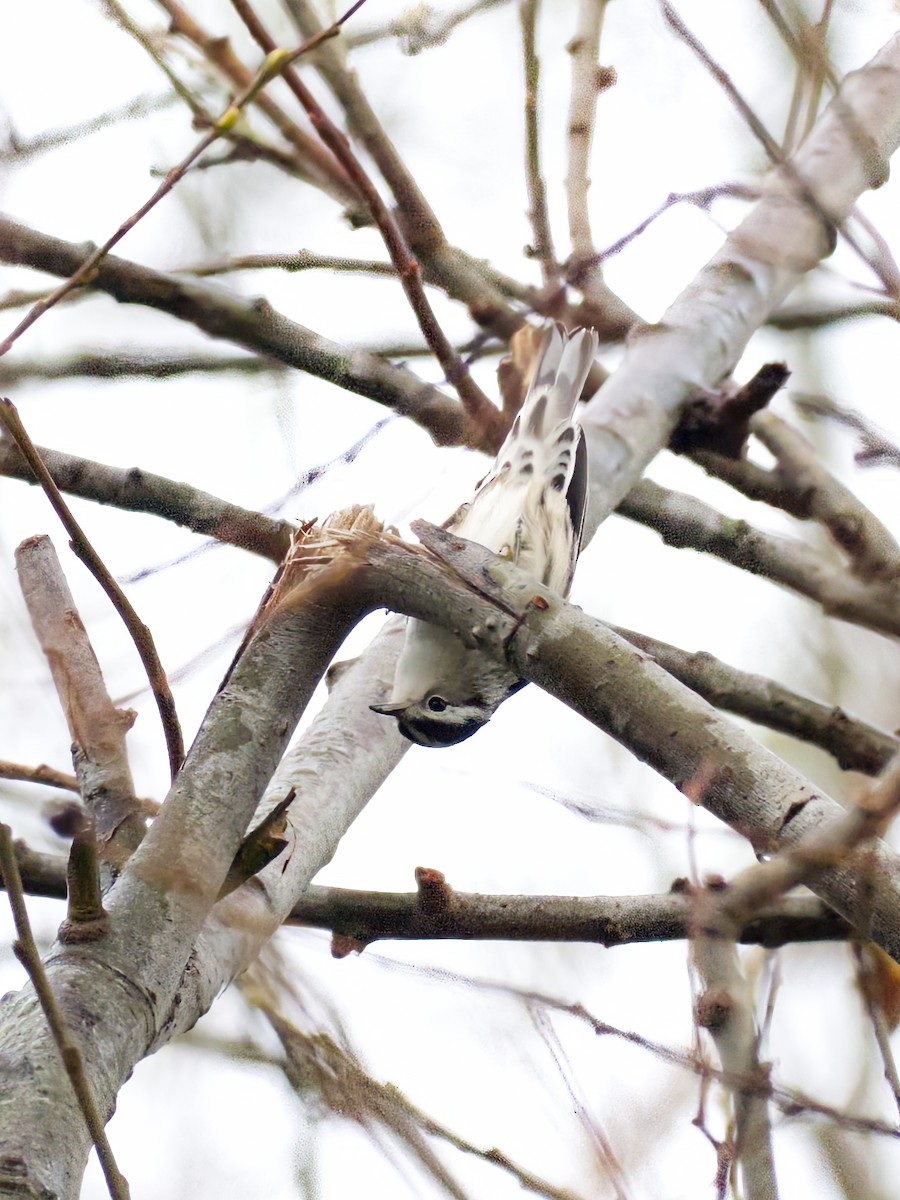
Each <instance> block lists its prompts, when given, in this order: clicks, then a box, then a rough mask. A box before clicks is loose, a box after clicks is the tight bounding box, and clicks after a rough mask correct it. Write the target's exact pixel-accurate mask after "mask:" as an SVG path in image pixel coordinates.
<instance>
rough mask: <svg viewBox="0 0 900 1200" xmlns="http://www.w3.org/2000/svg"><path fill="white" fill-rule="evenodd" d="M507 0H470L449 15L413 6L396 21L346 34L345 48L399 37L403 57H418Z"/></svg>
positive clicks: (369, 44)
mask: <svg viewBox="0 0 900 1200" xmlns="http://www.w3.org/2000/svg"><path fill="white" fill-rule="evenodd" d="M508 2H509V0H470V2H469V3H468V4H461V5H460V6H459V8H456V9H453V10H452V11H450V12H446V11H438V10H436V9H435V8H434V7H433V6H432V5H430V4H416V5H413V7H412V8H408V9H407V10H406V11H405V12H404V13H402V14H401V15H400V16H399V17H398V18H397V19H396V20H394V21H389V22H388V23H387V24H386V25H378V26H376V27H374V28H373V29H362V30H359V31H357V32H354V33H350V34H348V35H347V38H346V42H347V46H348V47H349V48H351V49H353V48H355V47H357V46H371V45H372V44H373V43H374V42H380V41H383V40H384V39H385V38H391V37H394V38H399V39H400V40H401V41H402V42H403V43H404V45H403V52H404V53H405V54H410V55H413V54H421V53H422V51H423V50H430V49H432V48H433V47H434V46H443V44H444V43H445V42H446V41H447V40H448V38H449V37H450V35H451V34H452V33H453V32H454V30H455V29H456V28H457V27H458V26H459V25H462V24H463V23H464V22H465V21H468V20H469V19H470V18H471V17H475V16H477V15H478V14H479V13H482V12H485V11H486V10H487V9H489V8H498V7H499V6H500V5H501V4H506V3H508Z"/></svg>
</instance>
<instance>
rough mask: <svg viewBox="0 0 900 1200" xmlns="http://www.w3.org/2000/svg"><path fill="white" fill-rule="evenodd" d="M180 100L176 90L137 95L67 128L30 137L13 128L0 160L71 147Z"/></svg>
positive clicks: (17, 161) (1, 148)
mask: <svg viewBox="0 0 900 1200" xmlns="http://www.w3.org/2000/svg"><path fill="white" fill-rule="evenodd" d="M177 99H178V97H177V96H176V94H175V92H174V91H172V92H163V93H162V94H161V95H160V94H157V95H146V96H135V98H134V99H133V100H128V101H126V103H125V104H121V105H119V106H118V107H116V108H112V109H109V111H107V112H105V113H100V115H99V116H96V117H91V118H90V119H89V120H87V121H79V122H78V124H76V125H68V126H66V127H65V128H64V129H48V130H45V131H44V132H43V133H38V134H35V135H34V136H33V137H30V138H20V137H17V136H16V134H15V133H14V132H13V131H12V130H10V132H9V133H8V134H7V143H8V144H7V145H6V146H0V162H13V163H15V164H16V165H17V166H21V165H22V163H23V162H24V161H25V159H26V158H33V157H34V156H35V155H38V154H44V153H46V151H48V150H55V149H56V148H57V147H58V146H68V145H71V143H72V142H75V141H77V140H78V139H79V138H83V137H89V136H90V135H91V134H93V133H99V131H100V130H101V129H108V128H109V127H110V126H111V125H119V124H121V123H122V122H123V121H134V120H138V119H140V118H142V117H146V116H148V115H149V114H150V113H155V112H159V110H160V109H163V108H168V107H169V105H170V104H174V103H175V101H176V100H177Z"/></svg>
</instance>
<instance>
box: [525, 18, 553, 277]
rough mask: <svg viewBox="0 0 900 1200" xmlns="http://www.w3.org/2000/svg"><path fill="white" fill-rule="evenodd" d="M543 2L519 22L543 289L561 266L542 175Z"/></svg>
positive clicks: (528, 171) (532, 211)
mask: <svg viewBox="0 0 900 1200" xmlns="http://www.w3.org/2000/svg"><path fill="white" fill-rule="evenodd" d="M539 11H540V0H522V2H521V3H520V5H519V22H520V25H521V27H522V55H523V59H524V70H525V182H526V184H527V187H528V203H529V210H528V215H529V217H530V219H531V228H532V230H533V232H534V244H533V245H532V247H531V251H530V252H531V254H532V255H533V257H534V258H536V259H537V260H538V262H539V263H540V264H541V273H542V274H543V277H544V287H545V288H552V287H554V286H558V281H559V264H558V263H557V261H556V253H555V251H554V249H553V235H552V233H551V232H550V214H549V213H548V212H547V189H546V187H545V186H544V177H543V174H542V173H541V136H540V120H539V111H540V110H539V98H540V79H541V64H540V59H539V58H538V56H537V48H536V46H535V25H536V23H537V16H538V12H539Z"/></svg>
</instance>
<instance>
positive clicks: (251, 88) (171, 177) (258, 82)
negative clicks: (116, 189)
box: [0, 0, 365, 358]
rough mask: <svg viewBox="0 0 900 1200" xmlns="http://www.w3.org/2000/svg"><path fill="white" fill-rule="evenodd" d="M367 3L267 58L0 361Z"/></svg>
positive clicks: (14, 336) (37, 311)
mask: <svg viewBox="0 0 900 1200" xmlns="http://www.w3.org/2000/svg"><path fill="white" fill-rule="evenodd" d="M364 2H365V0H356V3H355V4H354V5H353V6H352V8H350V9H349V10H348V11H347V12H346V13H345V14H344V16H343V17H341V18H340V19H339V20H338V21H336V22H335V23H334V24H333V25H331V26H329V28H328V29H326V30H323V31H322V32H321V33H318V34H316V35H315V36H314V37H312V38H309V39H307V41H305V42H304V43H303V45H302V46H299V47H298V48H297V49H296V50H294V51H292V52H290V53H288V51H286V50H280V51H277V52H276V53H274V55H272V56H271V57H269V58H267V59H266V61H265V62H264V63H263V65H262V67H260V69H259V71H258V72H257V74H256V76H255V77H254V79H253V80H252V82H251V83H249V84H248V85H247V87H246V88H244V90H243V92H242V93H241V94H240V95H239V96H237V97H236V98H235V100H234V101H233V102H232V104H231V105H229V107H228V108H227V109H226V110H225V112H224V113H223V114H222V115H221V117H219V119H218V121H217V122H216V124H215V125H214V126H213V128H212V129H211V130H210V131H209V133H207V134H205V135H204V136H203V137H202V138H201V139H200V141H199V142H198V143H197V145H196V146H195V147H194V148H193V150H191V151H190V153H189V154H187V155H186V156H185V157H184V158H183V159H182V160H181V162H180V163H179V164H178V165H177V166H175V167H173V168H172V169H171V170H170V171H168V172H167V173H166V176H165V178H164V179H163V181H162V183H161V184H160V185H159V187H158V188H157V189H156V191H155V192H154V193H153V195H152V196H151V197H150V198H149V199H148V200H146V201H145V202H144V203H143V204H142V205H141V207H140V208H139V209H137V211H136V212H134V213H132V214H131V216H130V217H128V218H126V220H124V221H123V222H122V224H121V225H120V226H119V227H118V229H117V230H116V231H115V233H113V234H111V235H110V237H108V238H107V239H106V241H105V242H104V243H103V245H102V246H98V247H97V249H96V250H94V251H93V252H92V253H91V254H89V255H88V257H87V258H86V259H85V260H84V261H83V262H82V264H81V266H80V267H79V268H78V270H77V271H75V272H74V274H72V275H70V276H69V278H68V279H67V280H66V281H65V282H64V283H61V284H60V285H59V287H57V288H55V289H54V290H53V291H52V292H51V293H50V294H49V296H47V297H46V298H45V299H43V300H39V301H38V302H37V304H35V305H34V306H33V307H32V308H31V309H30V310H29V312H28V313H26V315H25V316H24V317H23V318H22V320H21V321H20V322H19V324H18V325H17V326H16V327H15V329H14V330H13V331H12V333H10V334H9V335H8V336H7V337H6V338H4V340H3V341H2V342H0V358H2V357H3V355H4V354H6V352H7V351H8V350H9V349H10V348H11V347H12V346H13V345H14V344H15V342H16V341H17V340H18V338H20V337H21V335H22V334H23V333H25V331H26V330H27V329H30V327H31V326H32V325H33V324H34V323H35V321H37V320H38V318H39V317H41V316H43V314H44V313H45V312H47V311H48V310H49V309H51V308H52V307H53V306H54V304H56V303H57V302H58V301H60V300H62V298H63V297H64V296H66V295H67V294H68V293H69V292H70V291H71V290H72V289H73V288H75V287H77V286H78V285H79V284H81V283H87V282H90V277H91V275H92V273H93V271H94V268H95V267H96V266H97V265H98V264H99V263H100V261H101V259H103V258H104V256H105V255H106V254H108V253H109V251H110V250H111V249H112V248H113V246H115V245H116V244H117V243H118V242H120V241H121V240H122V238H123V237H125V235H126V234H127V233H128V232H129V231H130V230H131V229H133V228H134V227H135V225H137V223H138V222H139V221H141V220H143V218H144V217H145V216H146V215H147V213H149V212H150V211H151V210H152V209H153V208H155V207H156V205H157V204H158V203H159V202H160V200H162V199H163V197H165V196H167V195H168V194H169V192H170V191H171V190H172V188H174V186H175V184H176V183H178V181H179V180H180V179H181V178H182V176H184V175H185V174H186V172H187V171H188V169H189V167H190V166H191V165H192V163H194V162H196V161H197V159H198V158H200V156H201V155H202V154H203V153H204V151H206V150H208V149H209V147H210V146H211V145H212V144H213V142H215V141H216V140H217V139H218V138H219V136H220V135H221V134H222V133H224V132H226V131H228V130H231V129H233V128H234V127H235V125H236V124H237V123H238V120H239V118H240V114H241V110H242V109H243V108H245V107H246V106H247V104H249V103H250V101H251V100H252V99H253V98H254V97H255V96H256V95H257V94H258V93H259V92H260V91H261V90H262V88H264V87H265V86H266V84H268V83H269V82H270V81H271V80H272V79H274V78H275V77H276V76H278V75H279V74H281V73H282V72H283V71H285V70H286V69H287V68H288V67H289V64H290V63H292V62H294V61H295V60H296V59H297V58H299V57H300V55H301V54H306V53H307V51H309V50H312V49H314V48H315V47H316V46H318V45H319V44H320V43H321V42H322V41H324V40H325V39H326V38H329V37H334V36H335V35H336V34H337V33H339V32H340V26H341V24H342V23H343V22H344V21H346V20H347V18H348V17H349V16H350V15H351V14H352V13H354V12H355V11H356V9H358V8H359V7H360V5H362V4H363V3H364ZM272 49H273V51H275V50H276V47H275V46H274V43H273V46H272Z"/></svg>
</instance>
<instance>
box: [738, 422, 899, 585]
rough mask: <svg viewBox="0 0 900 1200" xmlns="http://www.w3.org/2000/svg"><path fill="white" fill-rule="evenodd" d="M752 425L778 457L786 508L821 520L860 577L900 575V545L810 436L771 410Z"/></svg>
mask: <svg viewBox="0 0 900 1200" xmlns="http://www.w3.org/2000/svg"><path fill="white" fill-rule="evenodd" d="M750 425H751V428H752V430H753V432H754V433H755V434H756V436H757V437H758V438H759V439H760V441H761V442H762V443H763V445H764V446H765V447H766V448H767V449H768V450H770V451H771V453H772V454H773V455H774V456H775V458H776V460H777V463H778V466H777V468H776V474H777V476H778V479H779V481H780V482H781V484H782V486H783V488H784V489H785V490H786V491H788V492H789V493H790V496H791V498H792V507H791V508H789V509H788V511H789V512H793V513H794V515H795V516H805V517H807V518H809V519H812V520H815V521H818V522H819V523H820V524H821V525H823V526H824V527H825V529H827V531H828V532H829V534H830V535H831V537H832V538H833V540H834V541H835V543H836V544H837V545H838V546H840V548H841V549H842V550H843V551H844V552H845V554H846V555H847V556H848V558H849V560H850V569H851V571H852V572H853V574H855V575H856V576H857V577H858V578H860V579H862V580H872V581H878V580H882V581H895V582H896V581H897V580H898V579H900V548H898V546H897V543H896V541H895V540H894V538H893V537H892V536H891V534H890V532H889V531H888V529H887V528H886V527H885V526H884V525H883V524H882V523H881V521H879V520H878V518H877V517H876V516H875V515H874V513H872V512H871V511H870V510H869V509H868V508H866V506H865V505H864V504H863V503H862V501H861V500H859V499H858V498H857V497H856V496H855V495H854V494H853V492H851V491H850V489H849V488H848V487H845V486H844V484H842V483H841V482H840V481H839V480H837V479H835V477H834V476H833V475H832V474H831V472H830V471H828V470H826V468H825V467H824V466H823V465H822V463H821V462H820V461H819V459H818V457H817V455H816V453H815V451H814V449H813V447H812V446H811V445H810V444H809V443H808V442H807V441H806V439H805V438H804V437H803V436H802V435H801V434H800V433H798V432H797V431H796V430H794V429H792V428H791V427H790V425H788V424H787V422H785V421H782V420H781V418H780V417H777V416H776V415H775V414H774V413H772V412H760V413H757V414H756V416H755V417H753V419H752V420H751V422H750ZM898 598H900V591H898Z"/></svg>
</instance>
